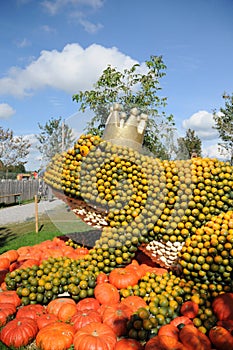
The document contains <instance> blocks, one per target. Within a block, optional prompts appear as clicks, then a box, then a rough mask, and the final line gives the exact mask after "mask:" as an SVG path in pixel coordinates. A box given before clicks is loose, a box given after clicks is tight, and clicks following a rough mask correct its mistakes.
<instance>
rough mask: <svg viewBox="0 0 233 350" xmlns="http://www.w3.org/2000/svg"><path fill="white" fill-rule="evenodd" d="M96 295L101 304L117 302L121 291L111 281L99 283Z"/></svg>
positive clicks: (95, 291)
mask: <svg viewBox="0 0 233 350" xmlns="http://www.w3.org/2000/svg"><path fill="white" fill-rule="evenodd" d="M94 295H95V298H96V299H97V300H98V302H99V303H100V304H116V303H118V302H119V301H120V293H119V292H118V290H117V288H116V287H115V286H113V285H112V284H111V283H101V284H97V285H96V286H95V289H94Z"/></svg>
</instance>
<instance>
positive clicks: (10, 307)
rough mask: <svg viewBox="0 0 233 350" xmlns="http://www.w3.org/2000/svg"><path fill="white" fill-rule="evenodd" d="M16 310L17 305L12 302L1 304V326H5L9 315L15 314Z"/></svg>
mask: <svg viewBox="0 0 233 350" xmlns="http://www.w3.org/2000/svg"><path fill="white" fill-rule="evenodd" d="M15 312H16V306H15V305H14V304H10V303H1V304H0V327H2V326H4V325H5V324H6V322H7V319H8V317H9V316H11V315H14V314H15Z"/></svg>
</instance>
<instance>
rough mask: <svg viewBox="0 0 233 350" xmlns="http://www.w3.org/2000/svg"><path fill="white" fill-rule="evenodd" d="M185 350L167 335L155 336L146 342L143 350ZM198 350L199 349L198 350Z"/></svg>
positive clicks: (179, 343)
mask: <svg viewBox="0 0 233 350" xmlns="http://www.w3.org/2000/svg"><path fill="white" fill-rule="evenodd" d="M155 349H156V350H187V349H186V348H185V347H184V345H183V344H182V343H181V342H179V341H178V340H177V339H175V338H173V337H170V336H168V335H156V336H155V337H153V338H151V339H150V340H148V342H147V343H146V345H145V350H155ZM198 350H199V349H198Z"/></svg>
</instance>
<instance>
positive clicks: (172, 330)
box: [158, 323, 179, 340]
mask: <svg viewBox="0 0 233 350" xmlns="http://www.w3.org/2000/svg"><path fill="white" fill-rule="evenodd" d="M158 335H167V336H169V337H173V338H175V339H176V340H179V329H178V328H177V327H176V326H174V325H172V324H170V323H168V324H164V325H163V326H161V327H160V328H159V331H158Z"/></svg>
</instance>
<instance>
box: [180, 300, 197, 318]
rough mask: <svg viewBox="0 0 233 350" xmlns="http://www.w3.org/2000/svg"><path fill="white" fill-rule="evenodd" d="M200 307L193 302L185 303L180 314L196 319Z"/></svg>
mask: <svg viewBox="0 0 233 350" xmlns="http://www.w3.org/2000/svg"><path fill="white" fill-rule="evenodd" d="M198 311H199V306H198V304H197V303H195V302H194V301H192V300H188V301H185V302H184V303H183V304H182V305H181V308H180V313H181V315H183V316H186V317H188V318H194V317H196V316H197V315H198Z"/></svg>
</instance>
